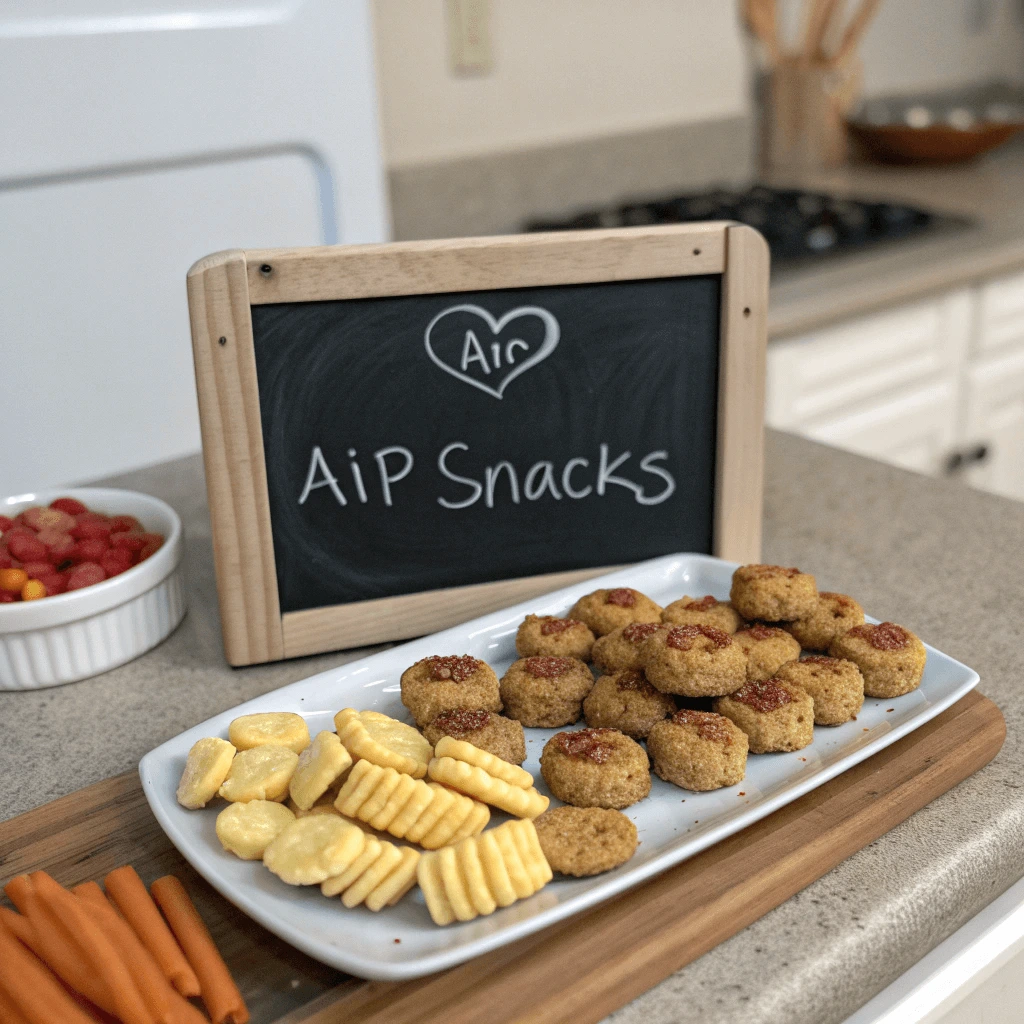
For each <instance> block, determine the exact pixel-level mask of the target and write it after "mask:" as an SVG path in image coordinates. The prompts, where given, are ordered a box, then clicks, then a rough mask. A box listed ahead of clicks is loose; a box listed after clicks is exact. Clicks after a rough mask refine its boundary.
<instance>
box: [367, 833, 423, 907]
mask: <svg viewBox="0 0 1024 1024" xmlns="http://www.w3.org/2000/svg"><path fill="white" fill-rule="evenodd" d="M399 853H400V854H401V855H402V859H401V861H400V862H399V864H398V866H397V867H396V868H395V869H394V870H393V871H392V872H391V874H390V875H388V876H387V878H385V879H384V881H382V882H380V883H379V884H378V885H377V887H376V888H375V889H374V890H373V892H371V893H370V895H369V896H367V897H366V906H367V909H369V910H372V911H374V913H376V912H377V911H378V910H383V909H384V907H393V906H394V905H395V904H396V903H397V902H398V901H399V900H400V899H401V898H402V897H403V896H404V895H405V894H406V893H407V892H408V891H409V890H410V889H411V888H412V887H413V886H414V885H415V884H416V865H417V864H418V863H419V859H420V856H421V854H420V853H419V851H418V850H414V849H412V848H411V847H409V846H403V847H401V848H400V849H399Z"/></svg>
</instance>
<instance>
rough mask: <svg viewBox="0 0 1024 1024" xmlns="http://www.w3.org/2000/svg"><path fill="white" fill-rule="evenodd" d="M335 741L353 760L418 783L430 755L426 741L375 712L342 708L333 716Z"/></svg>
mask: <svg viewBox="0 0 1024 1024" xmlns="http://www.w3.org/2000/svg"><path fill="white" fill-rule="evenodd" d="M334 727H335V728H336V729H337V730H338V738H339V739H340V740H341V742H342V743H344V745H345V748H346V749H347V750H348V752H349V753H350V754H351V755H352V757H353V758H363V759H364V760H366V761H370V762H371V763H373V764H378V765H380V766H381V767H382V768H394V769H395V771H398V772H402V773H404V774H406V775H411V776H412V777H413V778H415V779H422V778H423V777H424V776H425V775H426V774H427V762H428V761H429V760H430V756H431V754H432V753H433V751H432V749H431V746H430V741H429V740H427V739H425V738H424V737H423V736H421V735H420V734H419V733H418V732H417V731H416V730H415V729H414V728H413V727H412V726H411V725H406V724H405V723H404V722H399V721H398V720H397V719H395V718H389V717H388V716H387V715H382V714H380V712H378V711H356V710H355V709H354V708H343V709H342V710H341V711H339V712H338V713H337V714H336V715H335V716H334Z"/></svg>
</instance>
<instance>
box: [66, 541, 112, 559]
mask: <svg viewBox="0 0 1024 1024" xmlns="http://www.w3.org/2000/svg"><path fill="white" fill-rule="evenodd" d="M109 550H110V545H109V544H108V543H107V539H106V537H89V538H88V539H86V540H80V541H79V542H78V543H77V544H76V545H75V547H74V550H73V551H72V552H71V557H72V558H73V559H74V560H75V561H76V562H99V560H100V559H101V558H102V557H103V553H104V552H105V551H109Z"/></svg>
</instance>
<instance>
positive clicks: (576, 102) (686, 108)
mask: <svg viewBox="0 0 1024 1024" xmlns="http://www.w3.org/2000/svg"><path fill="white" fill-rule="evenodd" d="M782 6H783V9H784V13H785V11H786V8H787V6H788V8H789V9H790V10H795V9H797V8H798V4H797V5H794V3H793V2H792V0H790V2H789V4H788V5H787V4H786V0H782ZM851 6H852V2H851ZM737 8H738V3H734V2H732V0H491V24H492V35H493V40H494V69H493V71H492V72H491V73H490V74H489V75H486V76H482V77H457V76H455V75H453V74H452V73H451V72H450V71H449V68H448V61H447V43H446V34H445V31H446V30H445V23H444V3H443V2H442V0H374V13H375V20H376V34H377V54H378V75H379V80H380V94H381V104H382V117H383V130H384V147H385V154H386V159H387V162H388V164H389V166H391V167H406V166H412V165H417V164H429V163H437V162H440V161H446V160H452V159H457V158H465V157H470V156H476V155H482V154H490V153H499V152H503V151H509V150H517V149H523V148H529V147H538V146H546V145H550V144H553V143H560V142H571V141H574V140H585V139H592V138H597V137H600V136H604V135H618V134H624V133H629V132H635V131H641V130H645V129H650V128H656V127H659V126H670V125H678V124H683V123H699V122H707V121H713V120H718V119H724V118H731V117H732V118H734V117H739V116H742V115H744V114H745V113H746V112H747V110H748V90H747V86H746V81H745V79H746V73H747V66H748V64H747V49H746V45H745V41H744V39H743V35H742V32H741V31H740V28H739V24H738V20H737V15H736V10H737ZM1022 12H1024V3H1021V2H1020V0H886V3H884V4H883V7H882V10H881V13H880V14H879V16H878V18H877V20H876V22H875V24H874V25H873V26H872V28H871V30H870V32H869V35H868V37H867V39H866V41H865V45H864V48H863V57H864V64H865V82H866V85H867V88H868V91H869V92H872V93H875V94H877V93H882V92H887V91H893V90H902V89H913V88H919V87H920V88H931V87H940V86H946V85H955V84H958V83H961V82H972V81H980V80H984V79H988V78H991V77H993V75H994V74H1002V75H1005V76H1008V77H1011V76H1012V77H1016V78H1018V79H1019V78H1022V77H1024V24H1022V22H1024V13H1022Z"/></svg>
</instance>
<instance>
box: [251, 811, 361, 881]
mask: <svg viewBox="0 0 1024 1024" xmlns="http://www.w3.org/2000/svg"><path fill="white" fill-rule="evenodd" d="M365 844H366V835H365V833H364V832H363V831H362V830H361V829H359V828H357V827H356V826H355V825H353V824H352V822H350V821H345V820H344V818H339V817H335V816H334V815H328V814H315V815H310V816H309V817H307V818H299V819H297V820H296V821H293V822H292V823H291V824H290V825H287V826H286V827H285V828H284V829H283V830H282V831H281V832H279V833H278V834H277V836H276V837H275V838H274V839H273V840H272V841H271V842H270V845H269V846H268V847H267V848H266V850H265V851H264V853H263V863H264V864H265V865H266V866H267V867H268V868H269V869H270V870H271V871H273V873H274V874H275V875H277V877H278V878H280V879H281V881H283V882H287V883H288V884H289V885H319V884H320V883H321V882H324V881H326V880H327V879H328V878H333V877H334V876H335V875H340V874H342V873H344V872H345V871H347V870H348V868H349V866H350V865H351V864H352V862H353V861H354V860H355V859H356V858H357V857H358V856H359V855H360V854H361V853H362V852H363V846H364V845H365Z"/></svg>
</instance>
